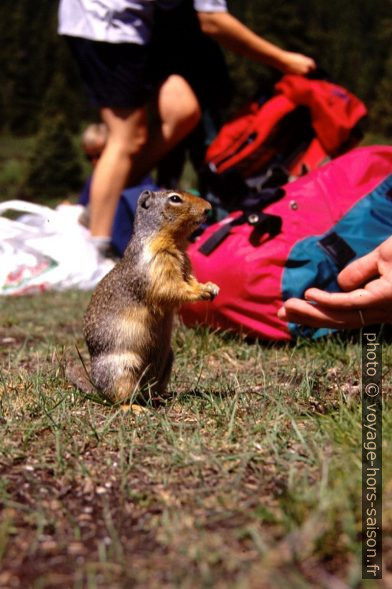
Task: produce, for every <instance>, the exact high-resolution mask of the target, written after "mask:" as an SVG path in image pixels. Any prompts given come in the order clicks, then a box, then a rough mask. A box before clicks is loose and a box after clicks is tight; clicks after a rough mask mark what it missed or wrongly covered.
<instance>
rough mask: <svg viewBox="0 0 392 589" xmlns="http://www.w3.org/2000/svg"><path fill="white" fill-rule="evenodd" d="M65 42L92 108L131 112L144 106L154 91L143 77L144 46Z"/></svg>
mask: <svg viewBox="0 0 392 589" xmlns="http://www.w3.org/2000/svg"><path fill="white" fill-rule="evenodd" d="M65 38H66V40H67V42H68V44H69V46H70V48H71V51H72V53H73V54H74V56H75V58H76V60H77V62H78V65H79V69H80V72H81V75H82V78H83V81H84V82H85V84H86V86H87V90H88V94H89V98H90V101H91V103H92V104H93V105H94V106H97V107H111V108H130V109H133V108H139V107H141V106H143V105H145V104H146V103H147V101H148V100H149V98H150V96H151V94H152V90H153V88H152V84H151V82H150V81H149V80H148V78H147V74H146V59H147V50H146V48H145V47H144V46H142V45H137V44H136V43H105V42H100V41H91V40H89V39H81V38H79V37H69V36H66V37H65Z"/></svg>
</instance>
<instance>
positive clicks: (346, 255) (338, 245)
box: [318, 231, 356, 272]
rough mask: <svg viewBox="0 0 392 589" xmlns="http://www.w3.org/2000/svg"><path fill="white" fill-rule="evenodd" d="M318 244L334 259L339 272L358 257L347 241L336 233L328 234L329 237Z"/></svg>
mask: <svg viewBox="0 0 392 589" xmlns="http://www.w3.org/2000/svg"><path fill="white" fill-rule="evenodd" d="M318 244H319V245H320V247H321V248H322V249H323V250H324V251H325V252H327V254H328V255H329V256H330V257H331V258H332V259H333V261H334V262H335V264H336V266H337V267H338V270H339V272H340V271H341V270H343V268H344V267H345V266H347V264H348V263H349V262H351V260H352V259H353V258H355V256H356V253H355V251H354V250H353V249H352V248H351V247H350V245H349V244H348V243H347V241H345V240H344V239H343V237H340V235H338V234H337V233H335V231H332V232H331V233H328V235H326V236H325V237H323V238H322V239H320V241H319V242H318Z"/></svg>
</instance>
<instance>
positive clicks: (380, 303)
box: [278, 237, 392, 329]
mask: <svg viewBox="0 0 392 589" xmlns="http://www.w3.org/2000/svg"><path fill="white" fill-rule="evenodd" d="M338 282H339V286H340V287H341V288H342V290H344V291H346V292H340V293H330V292H325V291H322V290H319V289H318V288H310V289H308V290H307V291H306V292H305V299H306V301H304V300H302V299H289V300H287V301H286V302H285V304H284V305H283V307H282V308H281V309H280V310H279V312H278V316H279V317H280V319H283V320H284V321H291V322H293V323H300V324H303V325H308V326H310V327H333V328H337V329H350V328H355V327H363V326H364V325H371V324H374V323H391V322H392V237H390V238H389V239H387V240H386V241H384V242H383V243H382V244H381V245H380V246H379V247H377V248H376V249H375V250H373V251H372V252H370V253H369V254H367V255H366V256H363V257H362V258H358V260H355V261H354V262H352V263H351V264H349V265H348V266H347V267H346V268H344V270H342V272H340V274H339V276H338ZM307 301H309V302H307Z"/></svg>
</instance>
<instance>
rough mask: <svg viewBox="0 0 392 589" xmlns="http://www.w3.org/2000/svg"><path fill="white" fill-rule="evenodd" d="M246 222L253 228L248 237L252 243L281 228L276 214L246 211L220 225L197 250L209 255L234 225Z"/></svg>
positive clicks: (280, 220)
mask: <svg viewBox="0 0 392 589" xmlns="http://www.w3.org/2000/svg"><path fill="white" fill-rule="evenodd" d="M243 223H248V224H249V225H251V226H252V227H253V228H254V229H253V231H252V233H251V235H250V237H249V241H250V243H251V244H252V245H254V246H257V245H259V241H260V238H261V237H262V236H263V235H266V234H268V235H269V236H270V238H272V237H275V236H276V235H278V233H280V231H281V229H282V219H281V218H280V217H278V216H277V215H268V214H266V213H262V212H248V213H244V214H243V215H240V216H239V217H236V218H235V219H233V220H232V221H229V222H227V223H225V224H224V225H222V227H220V228H219V229H218V230H217V231H215V233H213V234H212V235H211V237H209V238H208V239H207V240H206V241H205V242H204V243H203V244H202V245H201V246H200V247H199V252H200V253H202V254H204V255H205V256H209V255H210V254H211V253H212V252H213V251H214V250H215V249H216V248H217V247H218V246H219V245H220V244H221V243H222V241H224V240H225V239H226V237H227V236H228V235H229V233H230V231H231V228H232V227H234V226H235V225H242V224H243Z"/></svg>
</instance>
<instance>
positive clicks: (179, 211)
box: [134, 190, 211, 240]
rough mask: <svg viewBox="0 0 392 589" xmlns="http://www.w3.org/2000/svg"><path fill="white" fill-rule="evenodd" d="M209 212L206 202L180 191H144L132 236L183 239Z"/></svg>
mask: <svg viewBox="0 0 392 589" xmlns="http://www.w3.org/2000/svg"><path fill="white" fill-rule="evenodd" d="M210 209H211V205H210V203H209V202H207V201H206V200H204V199H203V198H200V197H198V196H195V195H193V194H189V193H188V192H184V191H182V190H157V191H153V190H144V191H143V192H142V193H141V195H140V196H139V200H138V203H137V208H136V218H135V228H134V233H135V234H137V233H142V234H143V235H144V236H145V237H147V236H149V235H153V234H155V233H159V232H164V233H165V234H166V235H171V236H173V238H174V239H180V240H182V239H186V238H187V237H189V236H190V235H191V234H192V233H193V231H194V230H195V229H196V228H197V227H198V226H199V225H200V223H202V222H203V221H204V220H205V217H206V215H207V213H208V211H209V210H210Z"/></svg>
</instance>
